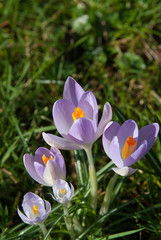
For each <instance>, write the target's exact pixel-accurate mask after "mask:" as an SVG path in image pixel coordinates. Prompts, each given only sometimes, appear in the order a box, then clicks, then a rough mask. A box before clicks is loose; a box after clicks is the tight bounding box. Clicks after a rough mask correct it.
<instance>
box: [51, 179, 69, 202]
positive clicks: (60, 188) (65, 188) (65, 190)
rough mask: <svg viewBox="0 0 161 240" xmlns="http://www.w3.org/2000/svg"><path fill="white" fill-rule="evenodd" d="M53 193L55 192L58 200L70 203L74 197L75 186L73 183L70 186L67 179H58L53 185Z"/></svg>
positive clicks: (55, 197)
mask: <svg viewBox="0 0 161 240" xmlns="http://www.w3.org/2000/svg"><path fill="white" fill-rule="evenodd" d="M53 194H54V197H53V198H54V199H55V200H56V201H57V202H59V203H61V204H63V205H66V204H68V202H70V200H71V199H72V197H73V194H74V187H73V185H72V184H71V183H70V186H69V184H68V183H67V182H66V181H64V180H62V179H58V180H57V181H56V184H55V185H54V186H53Z"/></svg>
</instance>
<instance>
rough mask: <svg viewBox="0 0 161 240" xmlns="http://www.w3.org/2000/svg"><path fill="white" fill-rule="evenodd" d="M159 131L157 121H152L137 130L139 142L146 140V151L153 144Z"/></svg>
mask: <svg viewBox="0 0 161 240" xmlns="http://www.w3.org/2000/svg"><path fill="white" fill-rule="evenodd" d="M158 132H159V125H158V123H152V124H149V125H146V126H144V127H143V128H141V129H140V131H139V144H140V143H141V142H142V141H143V140H147V149H146V153H147V152H148V151H149V150H150V148H151V147H152V146H153V144H154V142H155V140H156V138H157V135H158Z"/></svg>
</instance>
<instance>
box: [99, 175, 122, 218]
mask: <svg viewBox="0 0 161 240" xmlns="http://www.w3.org/2000/svg"><path fill="white" fill-rule="evenodd" d="M117 178H118V175H117V174H116V173H115V174H114V176H113V177H112V178H111V179H110V181H109V183H108V185H107V188H106V193H105V196H104V200H103V203H102V207H101V209H100V212H99V213H100V215H103V214H105V213H107V212H108V210H109V206H110V202H111V197H112V191H113V188H114V186H115V183H116V180H117Z"/></svg>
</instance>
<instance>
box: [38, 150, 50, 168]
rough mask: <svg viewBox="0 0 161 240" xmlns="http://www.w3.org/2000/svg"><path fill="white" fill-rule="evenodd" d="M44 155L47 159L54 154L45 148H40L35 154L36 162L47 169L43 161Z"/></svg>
mask: <svg viewBox="0 0 161 240" xmlns="http://www.w3.org/2000/svg"><path fill="white" fill-rule="evenodd" d="M43 155H45V156H46V157H47V158H50V157H51V155H52V154H51V152H50V151H49V149H47V148H44V147H39V148H38V149H37V150H36V152H35V157H34V161H36V162H38V163H40V164H42V165H43V166H44V167H45V164H44V162H43V159H42V157H43Z"/></svg>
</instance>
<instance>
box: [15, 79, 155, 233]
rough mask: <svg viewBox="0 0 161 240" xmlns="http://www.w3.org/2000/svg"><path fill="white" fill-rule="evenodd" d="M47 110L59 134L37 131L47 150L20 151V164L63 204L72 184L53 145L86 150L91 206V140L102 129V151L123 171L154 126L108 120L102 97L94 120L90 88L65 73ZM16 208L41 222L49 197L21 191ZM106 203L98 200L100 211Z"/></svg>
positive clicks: (142, 150) (150, 140) (147, 144)
mask: <svg viewBox="0 0 161 240" xmlns="http://www.w3.org/2000/svg"><path fill="white" fill-rule="evenodd" d="M52 113H53V119H54V123H55V126H56V128H57V130H58V132H59V133H60V135H61V137H59V136H56V135H53V134H49V133H43V134H42V135H43V138H44V140H45V141H46V143H47V144H48V145H49V146H50V147H51V148H50V150H48V149H46V148H44V147H40V148H38V149H37V150H36V152H35V155H34V156H32V155H30V154H25V155H24V165H25V168H26V170H27V172H28V173H29V175H30V176H31V177H32V178H33V179H34V180H35V181H36V182H38V183H39V184H42V185H44V186H49V187H52V190H53V198H54V199H55V200H56V201H58V202H59V203H61V204H62V205H63V206H64V208H65V209H66V207H67V204H68V203H69V202H70V201H71V199H72V197H73V195H74V187H73V185H72V184H71V183H70V184H68V183H67V182H66V181H65V179H66V167H65V162H64V158H63V156H62V154H61V152H60V150H59V149H64V150H71V149H75V150H79V149H84V150H85V151H86V153H87V158H88V160H89V175H90V182H91V196H92V201H91V202H92V204H91V206H93V208H94V209H96V207H97V199H96V198H97V176H96V171H95V167H94V161H93V158H92V154H91V148H92V145H93V143H94V142H95V141H96V140H97V139H98V138H99V137H100V136H101V135H102V141H103V148H104V151H105V153H106V154H107V156H108V157H109V158H110V159H111V160H112V161H113V163H114V164H115V165H116V167H113V168H112V170H113V171H114V172H115V173H117V174H118V175H121V176H129V175H131V174H133V173H134V172H135V171H136V170H137V169H133V168H131V167H130V166H131V165H132V164H134V163H136V162H137V161H138V160H139V159H141V158H142V157H143V156H144V155H145V154H146V153H147V152H148V151H149V149H150V148H151V147H152V146H153V144H154V142H155V140H156V138H157V135H158V131H159V126H158V124H157V123H152V124H150V125H147V126H144V127H143V128H141V129H140V130H139V129H138V126H137V123H136V122H135V121H134V120H132V119H129V120H127V121H125V122H124V123H123V124H122V125H121V126H120V124H119V123H117V122H113V121H111V119H112V109H111V106H110V104H109V103H108V102H106V103H105V105H104V108H103V113H102V117H101V120H100V122H99V123H98V106H97V101H96V98H95V96H94V95H93V93H92V92H90V91H84V90H83V89H82V87H81V86H80V85H79V84H78V83H77V82H76V81H75V80H74V79H73V78H71V77H68V79H67V81H66V83H65V87H64V92H63V99H59V100H57V101H56V102H55V103H54V105H53V111H52ZM113 181H114V180H113ZM111 182H112V181H111ZM112 184H113V183H112ZM109 189H110V188H108V192H107V193H109ZM106 195H108V194H106ZM106 197H108V196H106ZM106 202H107V201H105V204H106ZM108 202H109V201H108ZM22 208H23V211H24V214H23V213H22V212H21V211H20V210H19V208H18V214H19V216H20V218H21V219H22V220H23V221H24V222H25V223H27V224H32V225H34V224H41V223H42V222H44V221H45V220H46V218H47V217H48V215H49V213H50V212H51V205H50V203H49V202H48V201H46V200H45V201H43V200H42V199H41V198H40V197H39V196H37V195H35V194H34V193H31V192H28V193H27V194H26V195H25V196H24V200H23V203H22ZM107 208H108V207H106V206H104V207H103V210H102V212H104V209H107ZM65 211H66V210H65ZM70 227H71V224H67V229H68V230H69V231H71V232H72V231H73V230H71V229H70Z"/></svg>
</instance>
